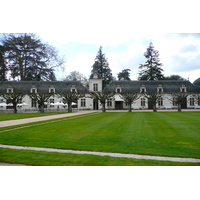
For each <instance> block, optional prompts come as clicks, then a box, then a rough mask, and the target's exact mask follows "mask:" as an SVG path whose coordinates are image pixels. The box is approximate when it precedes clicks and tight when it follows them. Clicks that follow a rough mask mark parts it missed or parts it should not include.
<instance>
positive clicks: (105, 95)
mask: <svg viewBox="0 0 200 200" xmlns="http://www.w3.org/2000/svg"><path fill="white" fill-rule="evenodd" d="M114 95H115V94H114V93H110V92H102V91H97V92H90V93H89V97H90V98H93V99H98V100H99V101H100V103H101V105H102V112H106V100H108V99H110V98H112V97H113V96H114Z"/></svg>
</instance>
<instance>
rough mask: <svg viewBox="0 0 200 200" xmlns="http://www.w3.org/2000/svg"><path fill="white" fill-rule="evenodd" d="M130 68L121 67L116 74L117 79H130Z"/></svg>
mask: <svg viewBox="0 0 200 200" xmlns="http://www.w3.org/2000/svg"><path fill="white" fill-rule="evenodd" d="M129 71H131V70H130V69H123V70H122V72H120V73H119V74H117V77H118V80H119V81H120V80H127V81H130V80H131V79H130V72H129Z"/></svg>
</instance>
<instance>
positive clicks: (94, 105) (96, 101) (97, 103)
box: [93, 99, 99, 110]
mask: <svg viewBox="0 0 200 200" xmlns="http://www.w3.org/2000/svg"><path fill="white" fill-rule="evenodd" d="M93 110H99V102H98V99H94V100H93Z"/></svg>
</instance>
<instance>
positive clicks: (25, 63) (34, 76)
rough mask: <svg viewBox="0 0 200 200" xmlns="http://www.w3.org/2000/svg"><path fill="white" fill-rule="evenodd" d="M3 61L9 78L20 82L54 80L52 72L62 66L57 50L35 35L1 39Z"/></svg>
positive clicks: (8, 36) (7, 35)
mask: <svg viewBox="0 0 200 200" xmlns="http://www.w3.org/2000/svg"><path fill="white" fill-rule="evenodd" d="M1 42H2V48H3V52H4V59H6V60H7V62H8V63H7V65H6V68H7V71H9V72H10V75H11V78H12V79H14V80H16V79H17V80H20V81H32V80H34V81H41V80H55V79H56V77H55V74H54V70H55V67H58V66H60V65H62V64H63V59H61V58H60V57H59V56H58V52H57V50H56V49H55V48H54V47H53V46H51V45H49V44H47V43H42V41H41V40H40V39H39V38H38V37H37V36H36V35H35V34H30V33H29V34H26V33H24V34H6V35H5V36H4V38H3V39H2V41H1Z"/></svg>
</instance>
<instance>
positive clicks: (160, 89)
mask: <svg viewBox="0 0 200 200" xmlns="http://www.w3.org/2000/svg"><path fill="white" fill-rule="evenodd" d="M157 92H158V93H161V92H163V88H162V85H159V86H158V88H157Z"/></svg>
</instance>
